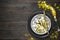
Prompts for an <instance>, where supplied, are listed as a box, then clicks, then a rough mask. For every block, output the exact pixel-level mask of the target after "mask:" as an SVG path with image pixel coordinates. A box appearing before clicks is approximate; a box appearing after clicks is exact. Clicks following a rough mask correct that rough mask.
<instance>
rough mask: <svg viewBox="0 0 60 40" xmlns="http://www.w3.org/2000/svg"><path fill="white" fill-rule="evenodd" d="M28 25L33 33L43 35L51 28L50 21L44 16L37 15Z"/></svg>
mask: <svg viewBox="0 0 60 40" xmlns="http://www.w3.org/2000/svg"><path fill="white" fill-rule="evenodd" d="M30 25H31V29H32V31H33V32H34V33H36V34H39V35H43V34H46V33H48V32H49V30H50V28H51V20H50V18H49V17H48V16H46V15H44V14H37V15H35V16H33V18H32V19H31V23H30Z"/></svg>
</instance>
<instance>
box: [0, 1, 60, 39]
mask: <svg viewBox="0 0 60 40" xmlns="http://www.w3.org/2000/svg"><path fill="white" fill-rule="evenodd" d="M47 2H48V0H47ZM54 2H57V3H58V2H59V0H58V1H56V0H55V1H53V0H51V1H49V3H50V4H52V5H53V3H54ZM35 4H36V1H35V0H0V39H16V40H17V39H19V40H26V38H25V37H24V34H25V33H29V32H28V29H27V24H28V19H29V17H30V15H31V14H32V13H33V12H35V11H37V9H38V8H37V6H36V5H35ZM57 13H58V14H57V15H58V16H57V17H58V22H59V23H60V21H59V20H60V19H59V16H60V14H59V12H58V11H57Z"/></svg>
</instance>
